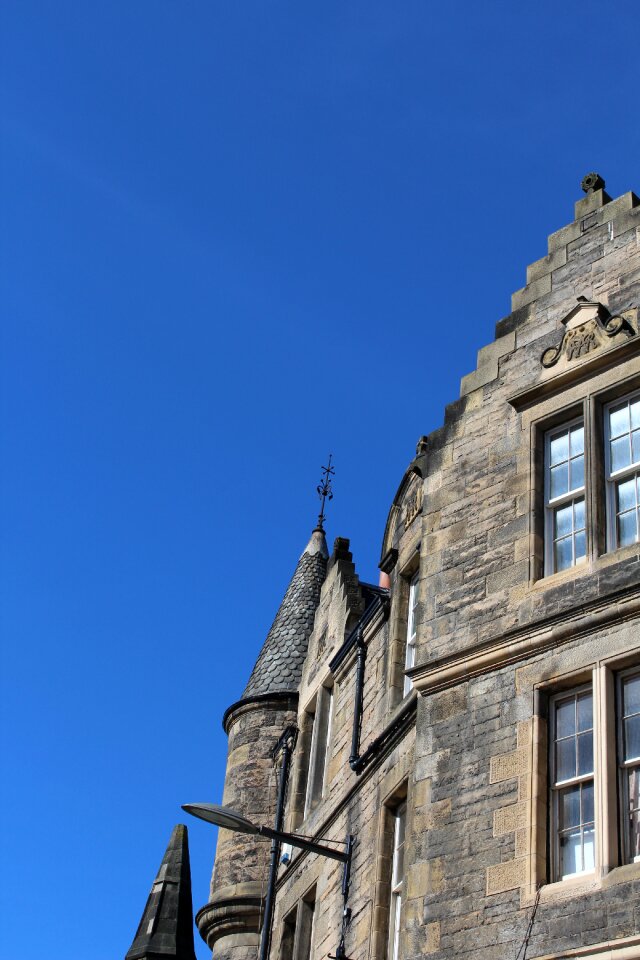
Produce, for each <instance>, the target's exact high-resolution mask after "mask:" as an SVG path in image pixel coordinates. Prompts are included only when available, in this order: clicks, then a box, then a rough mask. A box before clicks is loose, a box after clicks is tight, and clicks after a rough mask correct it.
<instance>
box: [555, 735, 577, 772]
mask: <svg viewBox="0 0 640 960" xmlns="http://www.w3.org/2000/svg"><path fill="white" fill-rule="evenodd" d="M575 775H576V741H575V739H574V738H573V737H571V738H570V739H569V740H560V741H559V742H558V743H557V744H556V781H561V780H571V778H572V777H575Z"/></svg>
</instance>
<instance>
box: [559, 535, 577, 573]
mask: <svg viewBox="0 0 640 960" xmlns="http://www.w3.org/2000/svg"><path fill="white" fill-rule="evenodd" d="M555 560H556V570H567V569H568V568H569V567H571V566H573V550H572V548H571V538H570V537H568V538H567V539H566V540H559V541H558V543H556V545H555Z"/></svg>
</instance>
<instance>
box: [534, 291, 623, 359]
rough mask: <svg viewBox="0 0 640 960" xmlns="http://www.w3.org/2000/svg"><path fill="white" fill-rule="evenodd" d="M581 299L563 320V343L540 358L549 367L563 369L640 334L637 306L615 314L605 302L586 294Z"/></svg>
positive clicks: (548, 350) (545, 352)
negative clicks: (588, 297) (589, 297)
mask: <svg viewBox="0 0 640 960" xmlns="http://www.w3.org/2000/svg"><path fill="white" fill-rule="evenodd" d="M578 300H579V302H578V304H577V305H576V306H575V307H574V308H573V310H571V311H570V312H569V313H568V314H567V315H566V317H564V319H563V320H562V323H563V325H564V328H565V332H564V335H563V337H562V339H561V341H560V343H559V344H558V345H557V346H555V347H549V348H548V349H547V350H545V351H544V353H543V354H542V357H541V358H540V361H541V363H542V366H543V367H545V368H546V369H549V368H550V367H556V368H557V371H559V370H561V369H563V368H565V367H569V366H571V365H573V364H574V363H576V361H584V360H586V359H588V358H590V357H591V355H592V354H595V353H599V352H601V351H603V350H608V349H609V348H611V347H613V346H617V345H618V344H619V343H623V342H625V343H626V342H627V341H628V340H629V339H630V338H632V337H635V336H637V334H638V311H637V309H635V310H627V311H625V312H624V313H620V314H616V315H612V314H611V313H609V310H608V309H607V307H605V306H604V304H602V303H597V302H596V301H589V300H586V299H585V298H584V297H579V298H578ZM554 372H556V371H554Z"/></svg>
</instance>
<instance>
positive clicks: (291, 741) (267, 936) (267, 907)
mask: <svg viewBox="0 0 640 960" xmlns="http://www.w3.org/2000/svg"><path fill="white" fill-rule="evenodd" d="M297 736H298V731H297V730H296V729H295V727H287V729H286V730H285V731H284V733H283V734H282V736H281V737H280V739H279V740H278V743H277V744H276V747H275V750H274V751H273V757H274V761H276V760H277V758H278V755H279V754H282V760H281V763H280V777H279V780H278V798H277V801H276V819H275V823H274V830H282V823H283V820H284V805H285V800H286V798H287V781H288V779H289V766H290V764H291V754H292V753H293V748H294V747H295V745H296V738H297ZM280 846H281V845H280V841H279V840H276V839H274V840H272V841H271V863H270V865H269V882H268V884H267V896H266V899H265V904H264V921H263V923H262V936H261V938H260V953H259V958H260V960H268V957H269V947H270V946H271V927H272V926H273V911H274V907H275V905H276V881H277V879H278V865H279V862H280Z"/></svg>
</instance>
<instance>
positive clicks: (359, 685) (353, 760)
mask: <svg viewBox="0 0 640 960" xmlns="http://www.w3.org/2000/svg"><path fill="white" fill-rule="evenodd" d="M356 646H357V651H356V695H355V697H354V701H353V730H352V731H351V756H350V757H349V766H350V767H351V769H352V770H355V768H356V765H357V763H358V755H359V753H360V727H361V725H362V697H363V694H364V663H365V660H366V659H367V646H366V644H365V642H364V640H363V639H362V626H361V625H358V636H357V639H356Z"/></svg>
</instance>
